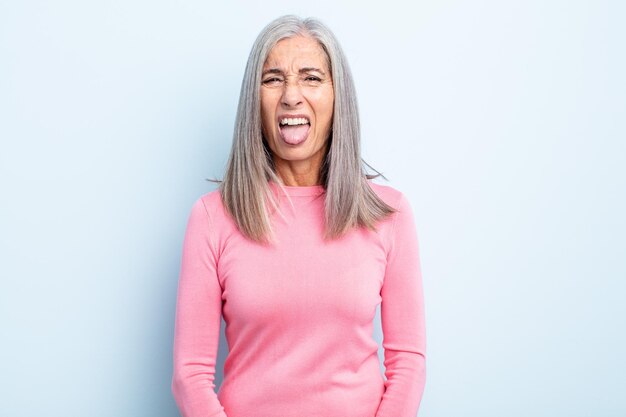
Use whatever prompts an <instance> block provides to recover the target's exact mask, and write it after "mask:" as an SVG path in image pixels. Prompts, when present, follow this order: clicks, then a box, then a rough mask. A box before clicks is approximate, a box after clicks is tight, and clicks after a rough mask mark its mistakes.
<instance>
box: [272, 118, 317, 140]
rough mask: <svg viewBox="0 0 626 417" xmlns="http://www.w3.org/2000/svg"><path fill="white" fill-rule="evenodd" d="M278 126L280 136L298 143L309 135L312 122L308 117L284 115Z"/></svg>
mask: <svg viewBox="0 0 626 417" xmlns="http://www.w3.org/2000/svg"><path fill="white" fill-rule="evenodd" d="M278 126H279V127H278V129H279V131H280V136H281V137H282V138H283V140H284V141H285V142H287V143H289V144H291V145H298V144H300V143H302V142H304V141H305V140H306V139H307V137H308V136H309V130H310V128H311V122H310V121H309V119H308V118H307V117H282V118H280V122H279V124H278Z"/></svg>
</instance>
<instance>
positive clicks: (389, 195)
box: [367, 180, 404, 209]
mask: <svg viewBox="0 0 626 417" xmlns="http://www.w3.org/2000/svg"><path fill="white" fill-rule="evenodd" d="M367 183H368V184H369V185H370V188H371V189H372V191H374V193H376V195H377V196H378V197H379V198H380V199H381V200H383V201H384V202H385V203H387V204H389V205H390V206H391V207H393V208H395V209H398V208H400V206H401V205H402V201H403V199H404V193H402V191H400V190H398V189H396V188H394V187H392V186H391V185H384V184H378V183H375V182H374V181H372V180H367Z"/></svg>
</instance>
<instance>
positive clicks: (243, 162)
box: [215, 15, 395, 244]
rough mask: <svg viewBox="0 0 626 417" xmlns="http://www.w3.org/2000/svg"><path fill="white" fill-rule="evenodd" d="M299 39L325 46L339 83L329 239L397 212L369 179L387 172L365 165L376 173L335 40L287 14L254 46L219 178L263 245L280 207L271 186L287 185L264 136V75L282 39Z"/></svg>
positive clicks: (325, 178)
mask: <svg viewBox="0 0 626 417" xmlns="http://www.w3.org/2000/svg"><path fill="white" fill-rule="evenodd" d="M298 35H302V36H309V37H312V38H313V39H315V40H317V41H318V42H319V44H320V45H321V47H322V48H323V50H324V51H325V52H326V55H327V59H328V63H329V67H330V70H331V75H332V80H333V88H334V96H335V102H334V110H333V121H332V127H331V135H330V137H329V138H328V140H329V146H328V150H327V152H326V155H325V157H324V162H323V163H322V167H321V170H320V179H321V182H322V185H323V187H324V189H325V194H326V197H325V203H324V204H325V216H324V218H325V224H326V230H325V235H324V239H325V240H329V239H334V238H339V237H341V236H342V235H343V234H344V233H345V232H347V231H349V230H350V229H352V228H353V227H357V226H364V227H367V228H368V229H370V230H375V229H376V223H377V222H378V221H379V220H381V219H383V218H384V217H386V216H388V215H390V214H391V213H393V212H395V209H394V208H393V207H391V206H389V205H388V204H386V203H385V202H384V201H382V199H380V198H379V197H378V196H377V195H376V193H375V192H374V191H373V190H372V189H371V187H370V185H369V184H368V183H367V180H368V179H372V178H375V177H378V176H382V174H380V173H379V172H378V171H376V170H374V171H376V172H377V175H370V174H367V173H366V172H365V169H364V167H363V165H362V164H361V162H362V163H363V164H365V165H367V166H368V167H369V168H371V169H373V168H372V167H371V166H370V165H369V164H367V163H366V162H365V161H363V160H362V159H361V150H360V141H361V138H360V125H359V113H358V108H357V100H356V91H355V89H354V83H353V80H352V74H351V72H350V68H349V67H348V63H347V61H346V58H345V55H344V53H343V51H342V49H341V47H340V46H339V43H338V42H337V39H336V38H335V36H334V35H333V33H332V32H331V31H330V30H329V29H328V28H327V27H326V26H325V25H324V24H323V23H321V22H320V21H319V20H317V19H313V18H307V19H301V18H299V17H297V16H293V15H287V16H282V17H279V18H277V19H275V20H274V21H272V22H270V23H269V24H268V25H267V26H266V27H265V28H264V29H263V30H262V31H261V33H260V34H259V35H258V37H257V39H256V41H255V42H254V44H253V46H252V50H251V51H250V55H249V57H248V63H247V65H246V70H245V73H244V78H243V82H242V85H241V92H240V95H239V105H238V108H237V116H236V120H235V129H234V135H233V144H232V148H231V152H230V156H229V158H228V162H227V166H226V172H225V175H224V179H223V181H218V180H215V182H219V183H220V186H219V190H220V194H221V197H222V201H223V204H224V207H225V209H226V210H227V212H228V213H229V214H230V215H231V216H232V218H233V220H234V222H235V224H236V225H237V227H238V228H239V230H240V231H241V232H242V233H243V234H244V235H246V236H247V237H248V238H250V239H252V240H253V241H256V242H259V243H263V244H265V243H268V242H271V241H273V240H274V231H273V229H272V225H271V221H270V211H269V208H270V207H271V209H272V210H279V209H278V207H279V202H278V200H277V198H276V196H275V195H274V193H273V192H272V190H271V188H270V185H269V183H268V181H269V180H272V181H274V182H275V183H276V184H277V185H278V186H279V188H281V189H282V186H283V185H284V183H283V181H282V179H281V178H280V177H279V176H278V175H277V173H276V171H275V168H274V162H273V158H272V152H271V150H270V149H269V146H268V145H267V143H266V141H265V140H264V138H263V134H262V125H261V104H260V101H261V100H260V86H261V75H262V71H263V65H264V64H265V60H266V59H267V56H268V55H269V53H270V51H271V50H272V48H274V46H275V45H276V44H277V43H278V42H279V41H280V40H282V39H286V38H291V37H294V36H298ZM383 178H385V177H384V176H383ZM283 191H284V189H283ZM285 195H287V194H286V193H285ZM287 197H288V196H287ZM268 205H269V207H268Z"/></svg>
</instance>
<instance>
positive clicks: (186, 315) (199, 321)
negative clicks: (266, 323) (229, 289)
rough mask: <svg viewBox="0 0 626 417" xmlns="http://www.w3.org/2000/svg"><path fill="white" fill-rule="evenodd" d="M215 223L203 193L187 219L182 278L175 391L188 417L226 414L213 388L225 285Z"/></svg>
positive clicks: (180, 279) (175, 340) (221, 416)
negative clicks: (219, 271) (221, 279)
mask: <svg viewBox="0 0 626 417" xmlns="http://www.w3.org/2000/svg"><path fill="white" fill-rule="evenodd" d="M211 231H212V226H211V223H210V219H209V216H208V213H207V210H206V207H205V205H204V203H203V201H202V199H199V200H198V201H196V203H195V204H194V205H193V207H192V209H191V214H190V216H189V220H188V223H187V230H186V233H185V239H184V243H183V254H182V262H181V269H180V276H179V282H178V294H177V302H176V320H175V330H174V372H173V377H172V386H171V388H172V393H173V394H174V398H175V400H176V403H177V404H178V407H179V409H180V411H181V414H182V415H183V416H184V417H226V414H225V412H224V407H223V406H222V405H221V404H220V402H219V400H218V398H217V395H216V393H215V384H214V378H215V363H216V357H217V350H218V345H219V335H220V323H221V321H220V320H221V307H222V300H221V294H222V290H221V286H220V283H219V281H218V278H217V272H216V253H215V249H214V248H215V247H214V245H213V243H212V241H211V235H210V233H211Z"/></svg>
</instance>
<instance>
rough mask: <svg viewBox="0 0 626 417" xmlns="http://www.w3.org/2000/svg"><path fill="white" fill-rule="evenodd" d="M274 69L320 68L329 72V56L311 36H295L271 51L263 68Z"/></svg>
mask: <svg viewBox="0 0 626 417" xmlns="http://www.w3.org/2000/svg"><path fill="white" fill-rule="evenodd" d="M274 67H276V68H281V69H289V68H292V67H297V68H301V67H319V68H322V69H324V70H328V56H327V55H326V52H324V49H323V48H322V46H321V45H320V44H319V42H318V41H317V40H315V39H313V38H311V37H309V36H294V37H292V38H286V39H282V40H280V41H278V43H276V45H274V47H273V48H272V50H271V51H270V53H269V55H268V56H267V59H266V60H265V64H264V65H263V68H264V69H267V68H274ZM297 68H294V69H297Z"/></svg>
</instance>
